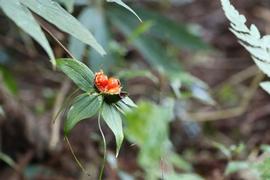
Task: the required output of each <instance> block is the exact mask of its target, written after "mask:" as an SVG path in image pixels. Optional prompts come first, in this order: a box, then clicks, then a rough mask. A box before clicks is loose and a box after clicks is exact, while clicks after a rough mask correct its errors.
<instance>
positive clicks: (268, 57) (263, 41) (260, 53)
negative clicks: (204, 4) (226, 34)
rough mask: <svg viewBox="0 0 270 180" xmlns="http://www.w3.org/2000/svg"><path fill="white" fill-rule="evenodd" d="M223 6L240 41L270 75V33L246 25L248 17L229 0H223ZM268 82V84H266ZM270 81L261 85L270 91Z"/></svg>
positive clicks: (231, 29)
mask: <svg viewBox="0 0 270 180" xmlns="http://www.w3.org/2000/svg"><path fill="white" fill-rule="evenodd" d="M221 4H222V8H223V10H224V12H225V15H226V17H227V18H228V20H229V21H230V26H231V27H230V31H231V32H232V33H233V34H234V35H235V36H236V37H237V38H238V40H239V43H240V44H241V45H242V46H244V47H245V49H246V50H247V51H248V52H249V53H250V54H251V57H252V59H253V60H254V61H255V63H256V64H257V66H258V67H259V68H260V69H261V71H262V72H264V73H265V74H266V75H267V76H269V77H270V35H265V36H261V34H260V32H259V30H258V28H257V27H256V26H255V25H254V24H252V25H251V26H250V27H248V26H247V25H246V22H247V19H246V17H245V16H244V15H241V14H239V12H238V11H237V10H236V9H235V7H234V6H233V5H232V4H231V3H230V1H229V0H221ZM266 84H267V85H266ZM269 84H270V82H263V83H261V87H262V88H263V89H265V90H266V91H267V92H268V93H270V86H269Z"/></svg>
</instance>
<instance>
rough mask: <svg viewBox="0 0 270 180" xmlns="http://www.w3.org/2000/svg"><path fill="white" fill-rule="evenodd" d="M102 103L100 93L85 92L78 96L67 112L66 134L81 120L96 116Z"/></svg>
mask: <svg viewBox="0 0 270 180" xmlns="http://www.w3.org/2000/svg"><path fill="white" fill-rule="evenodd" d="M101 104H102V97H101V96H99V95H98V94H88V93H85V94H81V95H79V96H78V97H76V98H75V100H74V103H73V104H72V105H71V107H70V109H69V111H68V114H67V120H66V123H65V134H66V135H67V134H68V133H69V131H70V130H71V129H73V128H74V126H75V125H76V124H78V123H79V122H80V121H81V120H83V119H87V118H91V117H92V116H94V115H95V114H96V113H97V112H98V110H99V109H100V107H101Z"/></svg>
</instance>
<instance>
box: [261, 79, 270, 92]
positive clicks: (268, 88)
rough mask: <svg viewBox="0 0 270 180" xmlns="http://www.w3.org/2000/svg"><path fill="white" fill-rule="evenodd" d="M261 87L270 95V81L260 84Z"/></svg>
mask: <svg viewBox="0 0 270 180" xmlns="http://www.w3.org/2000/svg"><path fill="white" fill-rule="evenodd" d="M260 86H261V87H262V88H263V89H264V90H265V91H266V92H267V93H268V94H270V81H265V82H262V83H260Z"/></svg>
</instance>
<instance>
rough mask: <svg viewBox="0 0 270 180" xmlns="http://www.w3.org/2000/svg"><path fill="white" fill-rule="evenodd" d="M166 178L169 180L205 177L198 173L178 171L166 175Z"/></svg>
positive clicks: (190, 179) (197, 179) (191, 179)
mask: <svg viewBox="0 0 270 180" xmlns="http://www.w3.org/2000/svg"><path fill="white" fill-rule="evenodd" d="M165 179H168V180H203V178H201V177H200V176H198V175H196V174H191V173H190V174H185V173H183V174H176V173H172V174H170V175H165Z"/></svg>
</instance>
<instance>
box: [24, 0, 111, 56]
mask: <svg viewBox="0 0 270 180" xmlns="http://www.w3.org/2000/svg"><path fill="white" fill-rule="evenodd" d="M21 3H22V4H24V5H25V6H27V7H28V8H29V9H31V10H32V11H33V12H35V13H37V14H38V15H40V16H41V17H43V18H44V19H46V20H47V21H49V22H50V23H52V24H54V25H55V26H56V27H58V28H59V29H61V30H62V31H64V32H66V33H69V34H70V35H72V36H74V37H75V38H77V39H79V40H80V41H82V42H84V43H86V44H88V45H90V46H92V47H93V48H94V49H96V50H97V51H98V52H99V53H100V54H101V55H105V54H106V53H105V51H104V49H103V48H102V47H101V46H100V45H99V44H98V42H97V41H96V39H95V38H94V36H93V35H92V34H91V33H90V32H89V31H88V30H87V29H86V28H85V27H84V26H82V25H81V23H80V22H79V21H77V20H76V19H75V18H74V17H73V16H72V15H70V14H69V13H68V12H67V11H66V10H64V9H63V8H62V7H61V6H60V5H59V4H58V3H55V2H53V1H51V0H43V1H35V0H21Z"/></svg>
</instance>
